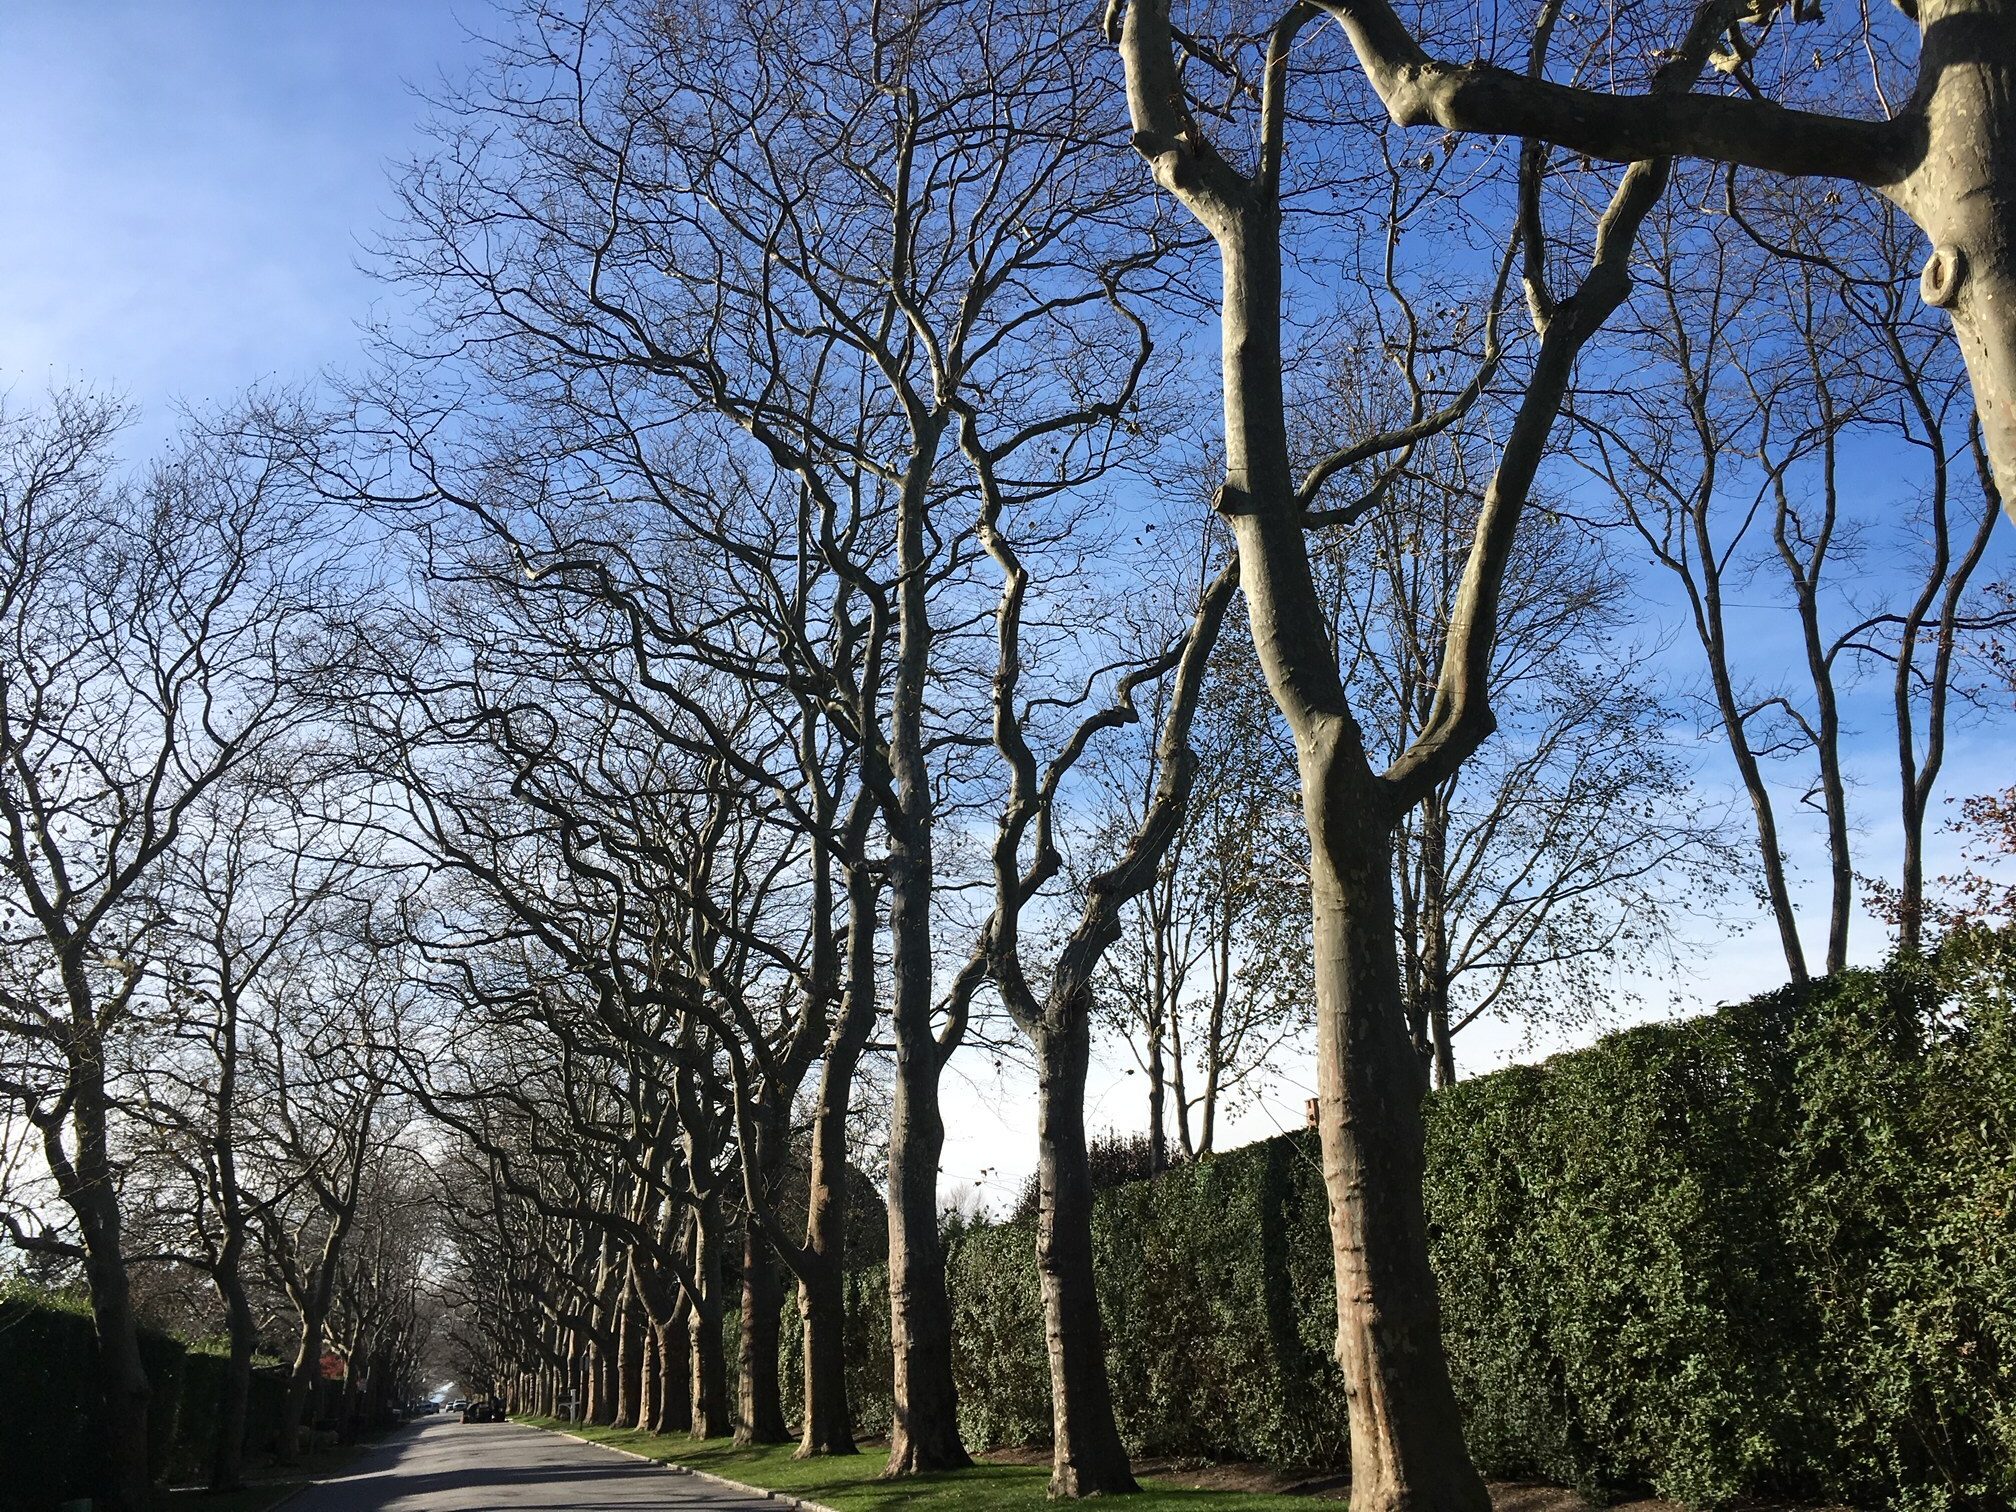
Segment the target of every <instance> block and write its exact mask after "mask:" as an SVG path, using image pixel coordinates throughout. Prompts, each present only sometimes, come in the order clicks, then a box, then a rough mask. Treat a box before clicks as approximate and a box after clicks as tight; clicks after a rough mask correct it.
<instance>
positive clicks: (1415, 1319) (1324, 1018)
mask: <svg viewBox="0 0 2016 1512" xmlns="http://www.w3.org/2000/svg"><path fill="white" fill-rule="evenodd" d="M1328 754H1329V753H1327V752H1326V751H1325V750H1324V749H1323V747H1322V746H1321V745H1320V744H1318V743H1314V742H1312V743H1309V744H1307V745H1305V746H1304V748H1303V752H1302V768H1303V790H1304V793H1305V794H1306V795H1307V796H1306V798H1305V804H1306V807H1307V809H1308V817H1309V831H1310V835H1311V839H1312V865H1311V883H1312V887H1313V892H1314V900H1315V908H1314V913H1315V917H1314V929H1315V935H1314V944H1315V968H1316V1009H1317V1051H1316V1055H1317V1066H1316V1085H1317V1098H1318V1120H1317V1123H1318V1128H1319V1129H1320V1131H1321V1137H1322V1144H1323V1176H1324V1184H1325V1185H1326V1186H1327V1187H1328V1189H1329V1192H1330V1237H1331V1248H1332V1251H1333V1254H1334V1257H1335V1262H1336V1281H1337V1359H1338V1363H1339V1364H1340V1365H1341V1366H1342V1368H1343V1371H1344V1379H1345V1387H1346V1391H1347V1393H1348V1397H1349V1401H1350V1415H1351V1505H1352V1508H1353V1512H1372V1509H1382V1512H1383V1509H1410V1512H1411V1509H1416V1508H1422V1509H1426V1508H1433V1509H1436V1512H1470V1509H1474V1512H1485V1509H1488V1508H1489V1506H1490V1499H1489V1497H1488V1496H1487V1495H1486V1494H1485V1490H1484V1483H1483V1481H1482V1480H1481V1479H1480V1478H1479V1476H1478V1474H1477V1472H1476V1470H1475V1469H1474V1468H1473V1467H1472V1466H1471V1464H1470V1461H1469V1458H1468V1456H1467V1455H1466V1454H1464V1452H1463V1448H1462V1445H1463V1425H1462V1419H1461V1416H1460V1415H1459V1413H1458V1411H1457V1407H1456V1396H1455V1392H1454V1390H1453V1389H1452V1387H1451V1385H1450V1381H1449V1370H1448V1365H1447V1362H1446V1361H1445V1359H1444V1356H1443V1353H1442V1323H1441V1308H1440V1305H1439V1303H1438V1300H1437V1297H1436V1291H1435V1276H1434V1273H1433V1271H1432V1270H1430V1268H1429V1264H1428V1229H1427V1219H1426V1216H1425V1213H1424V1211H1423V1207H1422V1197H1421V1187H1422V1178H1423V1174H1424V1168H1425V1155H1424V1150H1423V1134H1422V1127H1421V1098H1422V1095H1423V1092H1424V1091H1425V1078H1424V1076H1423V1074H1422V1067H1421V1061H1420V1058H1419V1056H1418V1055H1417V1054H1416V1053H1415V1050H1414V1046H1413V1044H1412V1043H1411V1041H1410V1037H1409V1035H1408V1033H1407V1027H1406V1016H1405V1010H1404V1007H1403V1004H1402V1002H1401V994H1400V963H1399V959H1398V956H1397V955H1396V953H1395V947H1394V933H1393V931H1394V915H1393V891H1392V889H1393V879H1392V833H1391V830H1390V829H1389V828H1387V827H1386V826H1385V824H1384V822H1383V820H1382V819H1381V818H1380V817H1378V816H1377V810H1376V808H1375V807H1374V806H1373V804H1371V803H1369V802H1368V801H1367V799H1368V798H1369V797H1370V796H1371V795H1369V794H1366V793H1363V792H1359V791H1352V789H1353V788H1355V787H1357V786H1359V784H1357V783H1354V782H1352V781H1351V780H1350V779H1351V775H1352V774H1350V773H1348V772H1340V771H1339V770H1338V767H1340V766H1342V765H1343V763H1342V762H1339V761H1336V760H1326V756H1327V755H1328ZM1452 1449H1453V1451H1454V1452H1452Z"/></svg>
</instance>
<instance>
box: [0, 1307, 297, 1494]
mask: <svg viewBox="0 0 2016 1512" xmlns="http://www.w3.org/2000/svg"><path fill="white" fill-rule="evenodd" d="M96 1352H97V1344H96V1340H95V1336H94V1334H93V1330H92V1325H91V1314H90V1311H89V1309H88V1308H87V1307H86V1306H85V1305H84V1304H83V1303H82V1302H81V1301H80V1300H78V1299H76V1298H74V1297H69V1296H64V1295H59V1294H54V1293H50V1292H46V1291H43V1290H40V1289H39V1288H35V1287H31V1286H26V1285H19V1284H14V1285H7V1286H0V1441H4V1442H5V1444H6V1446H7V1452H6V1456H5V1462H4V1465H0V1512H47V1509H48V1508H50V1507H54V1506H56V1505H58V1504H59V1503H62V1502H65V1501H69V1500H71V1499H73V1498H83V1497H86V1496H89V1495H90V1494H91V1491H92V1485H93V1481H94V1479H95V1473H94V1472H95V1471H96V1469H97V1466H98V1460H99V1456H98V1454H97V1449H96V1445H95V1443H94V1441H93V1438H92V1408H91V1403H92V1401H93V1398H94V1396H95V1393H96V1391H97V1382H96V1380H95V1376H94V1361H95V1355H96ZM140 1354H141V1358H142V1361H143V1362H144V1364H145V1366H146V1370H147V1379H148V1383H149V1384H150V1385H151V1386H152V1388H153V1398H152V1401H151V1403H150V1405H149V1409H148V1419H149V1423H150V1426H151V1427H152V1430H153V1432H152V1436H151V1439H150V1442H149V1445H148V1449H149V1459H150V1460H151V1462H152V1465H153V1470H154V1476H155V1478H156V1479H157V1480H167V1481H171V1482H180V1481H188V1480H197V1479H200V1478H201V1477H202V1476H203V1474H204V1473H205V1471H206V1470H207V1469H208V1468H209V1463H210V1454H211V1448H212V1445H213V1443H214V1441H215V1438H216V1432H217V1406H218V1402H219V1400H220V1398H221V1394H222V1391H223V1383H224V1372H225V1369H226V1361H225V1359H224V1357H223V1356H222V1355H220V1354H217V1353H214V1352H212V1351H211V1350H209V1349H207V1348H205V1347H203V1346H191V1345H187V1344H184V1343H183V1342H182V1341H181V1340H179V1339H174V1338H171V1337H169V1336H168V1335H167V1334H164V1333H159V1332H157V1331H155V1330H153V1329H142V1330H141V1331H140ZM285 1392H286V1384H285V1380H284V1372H282V1373H279V1374H276V1373H274V1372H271V1371H262V1372H256V1373H255V1374H254V1375H253V1378H252V1397H251V1401H250V1403H249V1418H248V1425H247V1427H248V1431H247V1434H246V1441H247V1442H248V1443H250V1444H252V1445H255V1446H257V1445H261V1444H264V1443H267V1442H269V1441H270V1440H271V1439H272V1438H273V1437H274V1435H275V1434H276V1433H277V1431H278V1429H279V1424H280V1414H281V1408H282V1403H283V1399H284V1397H285Z"/></svg>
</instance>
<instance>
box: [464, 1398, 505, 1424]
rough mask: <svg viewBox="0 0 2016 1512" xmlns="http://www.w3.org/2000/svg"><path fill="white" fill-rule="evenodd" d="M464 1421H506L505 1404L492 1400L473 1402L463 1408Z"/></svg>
mask: <svg viewBox="0 0 2016 1512" xmlns="http://www.w3.org/2000/svg"><path fill="white" fill-rule="evenodd" d="M462 1421H463V1422H465V1423H501V1422H503V1421H504V1404H503V1403H502V1402H492V1401H477V1402H471V1403H470V1404H469V1405H468V1406H466V1407H464V1408H463V1409H462Z"/></svg>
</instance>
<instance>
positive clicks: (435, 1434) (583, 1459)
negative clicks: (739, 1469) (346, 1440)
mask: <svg viewBox="0 0 2016 1512" xmlns="http://www.w3.org/2000/svg"><path fill="white" fill-rule="evenodd" d="M777 1506H778V1503H777V1502H774V1501H765V1500H763V1499H761V1498H759V1497H749V1496H743V1495H739V1494H737V1493H735V1492H732V1491H728V1490H725V1489H723V1488H721V1487H719V1486H715V1485H712V1484H710V1483H709V1482H707V1481H704V1480H701V1479H700V1478H699V1477H698V1476H692V1475H674V1474H672V1473H671V1472H669V1471H667V1470H665V1469H662V1468H661V1467H659V1466H656V1465H647V1464H645V1463H644V1462H643V1461H642V1460H634V1459H631V1458H629V1457H628V1456H626V1455H621V1454H617V1453H615V1452H614V1451H613V1450H609V1449H598V1448H596V1447H595V1446H594V1445H592V1444H583V1443H579V1442H577V1441H575V1440H574V1439H570V1438H562V1437H561V1436H560V1435H559V1434H557V1433H542V1432H541V1431H540V1430H539V1429H537V1428H523V1427H520V1426H519V1425H518V1424H516V1423H462V1422H457V1421H453V1420H451V1419H449V1418H446V1417H438V1418H423V1419H421V1420H420V1422H418V1423H417V1424H415V1425H413V1426H411V1427H409V1428H405V1429H402V1430H400V1431H399V1432H398V1433H395V1434H393V1435H392V1436H391V1437H390V1438H388V1439H382V1440H380V1441H379V1442H378V1443H376V1444H373V1445H372V1446H371V1447H370V1448H369V1449H367V1450H365V1451H364V1453H363V1454H361V1455H360V1456H358V1458H357V1459H356V1461H355V1462H354V1463H353V1464H352V1465H351V1466H350V1468H349V1469H348V1470H347V1471H345V1472H344V1474H343V1475H341V1476H339V1477H338V1478H337V1479H335V1480H329V1481H323V1482H321V1483H319V1484H317V1485H314V1486H310V1487H309V1488H308V1489H307V1490H306V1491H304V1492H302V1493H301V1494H300V1495H299V1496H296V1497H293V1498H291V1499H289V1501H288V1502H287V1504H286V1507H285V1512H489V1509H492V1508H496V1509H502V1512H602V1509H604V1508H626V1509H633V1512H634V1509H641V1508H678V1509H687V1508H692V1509H707V1512H720V1509H724V1508H743V1509H752V1508H758V1507H761V1508H766V1509H768V1512H776V1508H777Z"/></svg>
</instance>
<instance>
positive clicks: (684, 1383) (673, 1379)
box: [651, 1309, 693, 1433]
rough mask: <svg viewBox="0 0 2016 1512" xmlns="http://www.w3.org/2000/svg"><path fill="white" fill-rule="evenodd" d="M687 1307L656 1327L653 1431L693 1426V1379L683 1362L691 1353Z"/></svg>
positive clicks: (685, 1429) (690, 1427)
mask: <svg viewBox="0 0 2016 1512" xmlns="http://www.w3.org/2000/svg"><path fill="white" fill-rule="evenodd" d="M690 1316H691V1311H690V1309H682V1310H680V1311H677V1312H675V1313H674V1314H673V1316H672V1318H671V1319H670V1321H668V1322H665V1323H662V1324H660V1325H659V1327H658V1420H657V1421H656V1422H655V1423H653V1424H652V1425H651V1431H652V1432H654V1433H687V1432H690V1431H691V1430H692V1427H693V1379H692V1373H691V1371H690V1370H688V1369H687V1366H686V1362H687V1358H688V1356H689V1354H690V1353H691V1346H690V1345H689V1343H688V1340H687V1319H688V1318H689V1317H690Z"/></svg>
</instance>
